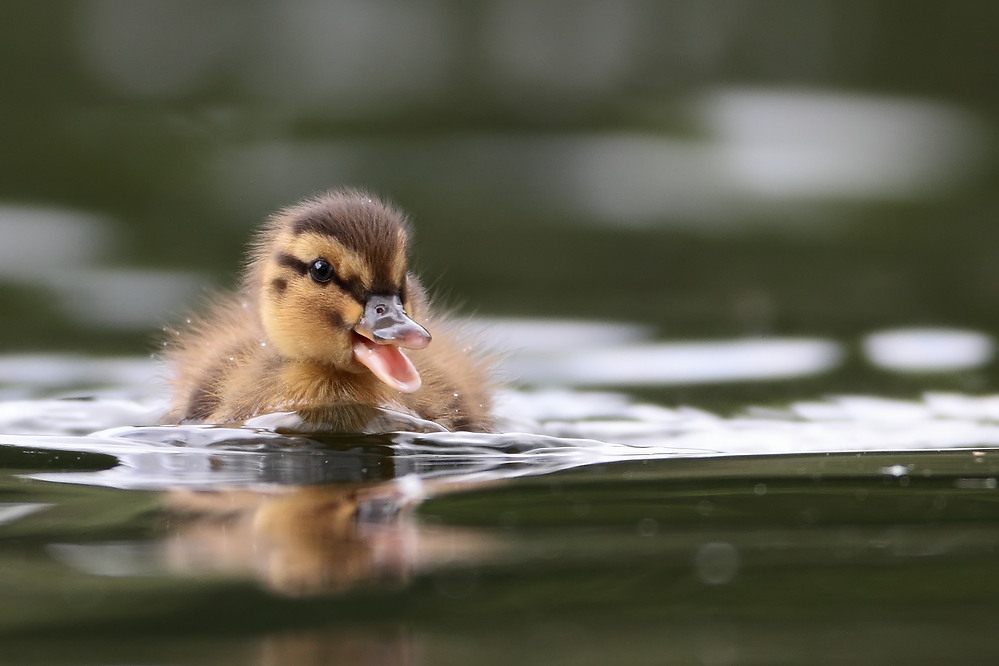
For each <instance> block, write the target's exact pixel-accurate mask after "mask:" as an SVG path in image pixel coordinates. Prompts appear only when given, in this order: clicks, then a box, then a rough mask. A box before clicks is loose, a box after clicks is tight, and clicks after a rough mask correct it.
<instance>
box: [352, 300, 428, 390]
mask: <svg viewBox="0 0 999 666" xmlns="http://www.w3.org/2000/svg"><path fill="white" fill-rule="evenodd" d="M354 332H355V333H356V335H355V336H354V346H353V351H354V360H356V361H357V362H358V363H360V364H361V365H363V366H365V367H366V368H368V369H369V370H371V372H372V373H374V375H375V376H376V377H378V379H380V380H382V381H383V382H385V383H386V384H388V385H389V386H391V387H392V388H394V389H396V390H398V391H402V392H403V393H412V392H413V391H416V390H417V389H419V388H420V386H421V384H422V380H421V379H420V373H418V372H417V371H416V367H415V366H414V365H413V362H412V361H410V360H409V358H408V357H407V356H406V355H405V354H403V353H402V351H401V350H400V347H401V348H404V349H423V348H424V347H426V346H427V345H428V344H430V333H428V332H427V329H425V328H423V327H422V326H420V325H419V324H417V323H416V322H415V321H413V320H412V319H410V318H409V316H408V315H407V314H406V311H405V310H404V309H403V307H402V301H401V300H399V297H398V296H394V295H393V296H378V295H376V296H370V297H368V300H367V302H366V303H365V304H364V315H363V316H362V317H361V321H359V322H357V325H356V326H354Z"/></svg>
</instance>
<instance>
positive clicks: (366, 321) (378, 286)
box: [166, 190, 491, 431]
mask: <svg viewBox="0 0 999 666" xmlns="http://www.w3.org/2000/svg"><path fill="white" fill-rule="evenodd" d="M408 241H409V235H408V231H407V225H406V221H405V218H404V216H403V215H402V214H401V213H400V212H398V211H396V210H393V209H392V208H390V207H388V206H386V205H385V204H383V203H381V202H379V201H378V200H376V199H373V198H372V197H369V196H368V195H366V194H363V193H360V192H356V191H346V190H344V191H336V192H331V193H328V194H325V195H322V196H319V197H316V198H313V199H309V200H306V201H305V202H303V203H300V204H298V205H296V206H293V207H291V208H287V209H285V210H283V211H281V212H279V213H277V214H276V215H274V216H273V217H272V218H271V220H270V221H269V223H268V224H267V225H266V226H265V227H264V228H263V230H262V231H261V232H260V234H259V236H258V237H257V239H256V242H255V243H254V247H253V250H252V252H251V255H250V261H249V265H248V267H247V270H246V272H245V275H244V278H243V283H242V290H241V293H240V295H239V296H233V297H230V298H229V300H222V301H220V302H218V303H217V304H216V305H215V307H214V308H213V309H212V310H211V312H210V313H209V315H208V316H207V317H206V318H204V319H203V320H201V321H198V322H196V323H195V324H194V325H193V326H192V327H191V328H190V329H189V330H186V331H182V332H177V333H176V337H175V339H173V340H170V341H168V343H167V354H166V357H167V362H168V363H169V364H170V365H171V366H172V370H173V385H174V403H173V410H172V412H171V413H170V415H168V417H167V420H171V421H174V422H178V421H185V422H186V421H204V422H211V423H222V422H239V421H245V420H247V419H249V418H252V417H254V416H257V415H260V414H266V413H271V412H286V411H295V412H298V414H299V415H300V416H301V417H302V418H304V419H305V421H306V422H307V423H309V424H311V425H316V426H320V427H324V428H330V429H333V430H343V431H354V430H360V429H362V428H363V427H364V425H365V424H366V423H367V421H368V418H369V417H370V416H371V415H372V414H373V413H374V412H375V411H376V410H378V409H389V410H395V411H400V412H404V413H406V414H410V415H413V416H417V417H419V418H422V419H425V420H430V421H435V422H437V423H439V424H441V425H443V426H444V427H446V428H449V429H464V430H488V429H489V428H490V426H491V417H490V407H491V405H490V389H489V374H488V368H487V365H486V364H485V363H484V362H483V361H482V360H481V359H480V358H477V357H475V356H474V355H472V354H470V353H468V349H467V348H463V344H462V342H461V341H460V340H459V337H458V335H457V333H456V332H455V331H454V330H453V327H451V328H449V327H448V326H447V321H446V320H441V318H439V317H436V316H435V315H434V314H433V313H432V312H431V311H430V310H429V305H428V302H427V297H426V294H425V292H424V290H423V287H422V286H420V282H419V280H418V279H417V278H416V276H414V275H413V274H412V273H410V272H409V271H408V267H407V263H408V262H407V249H408ZM424 325H426V326H427V327H428V328H430V329H431V331H432V332H433V336H434V339H433V342H431V334H430V332H428V330H427V328H424ZM402 349H405V350H407V351H406V352H403V351H402Z"/></svg>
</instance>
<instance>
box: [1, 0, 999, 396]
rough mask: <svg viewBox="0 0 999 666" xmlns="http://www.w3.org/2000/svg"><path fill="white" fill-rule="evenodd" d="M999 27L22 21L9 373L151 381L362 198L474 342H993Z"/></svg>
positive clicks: (188, 17) (454, 19)
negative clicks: (77, 365)
mask: <svg viewBox="0 0 999 666" xmlns="http://www.w3.org/2000/svg"><path fill="white" fill-rule="evenodd" d="M997 28H999V9H997V8H996V6H995V5H994V3H990V2H984V1H980V2H957V3H947V4H943V3H936V2H928V1H925V2H924V1H909V2H891V1H873V2H833V1H821V0H793V1H791V0H789V1H772V2H725V1H716V2H704V1H700V0H698V1H688V2H651V1H644V0H584V1H544V2H536V1H534V0H513V1H498V0H497V1H491V2H465V1H457V0H453V1H447V0H418V1H414V2H392V1H389V0H377V1H371V0H363V1H362V0H353V1H348V2H307V1H292V2H284V1H281V2H279V1H277V0H273V1H262V0H257V1H250V2H210V1H202V0H197V1H195V0H185V1H173V0H171V1H166V0H142V1H127V0H97V1H93V2H59V1H50V2H44V3H40V2H29V1H19V0H18V1H9V2H5V3H3V6H2V7H0V81H2V85H3V94H2V96H0V146H2V150H0V311H2V312H3V313H4V317H3V319H4V325H3V326H2V327H0V348H2V350H3V351H5V352H22V351H37V350H66V351H82V352H88V353H101V354H107V353H115V354H135V353H147V352H149V351H151V350H153V349H154V348H155V344H154V343H155V336H156V335H157V331H158V330H159V327H160V326H161V325H162V324H163V323H164V322H166V321H170V320H171V319H175V318H176V317H178V316H179V315H180V314H181V313H183V312H184V310H185V309H186V308H188V307H191V306H193V305H195V304H196V303H197V302H198V300H199V299H200V298H201V297H202V295H203V294H204V293H206V292H207V291H208V290H210V289H211V288H214V287H218V286H229V285H231V284H233V282H234V280H235V275H236V274H237V272H238V270H239V267H240V261H241V257H242V252H243V249H244V247H245V244H246V242H247V240H248V238H249V235H250V233H251V231H252V229H253V228H254V227H255V226H256V225H257V224H258V223H259V222H260V221H261V220H262V219H263V218H264V217H265V216H266V215H267V214H268V213H270V212H272V211H273V210H274V209H276V208H278V207H280V206H282V205H285V204H289V203H292V202H294V201H296V200H297V199H299V198H301V197H303V196H306V195H308V194H311V193H313V192H315V191H317V190H320V189H323V188H327V187H331V186H336V185H343V184H348V185H355V186H361V187H367V188H370V189H372V190H374V191H375V192H377V193H379V194H381V195H383V196H386V197H387V198H390V199H391V200H393V201H395V202H396V203H398V204H399V205H401V206H402V207H404V208H405V209H406V210H408V211H409V212H410V213H411V215H412V217H413V219H414V222H415V224H416V228H417V244H416V247H415V262H416V265H417V266H418V268H419V270H420V271H421V273H422V275H423V276H424V277H425V280H426V281H427V282H429V283H430V284H431V285H432V287H434V289H435V291H436V292H437V293H438V294H440V295H441V296H442V297H443V300H444V301H445V302H447V303H450V304H452V305H455V306H457V307H458V308H459V309H460V310H462V311H464V312H470V313H477V314H479V315H490V316H516V317H524V318H539V317H540V318H574V319H589V320H601V321H602V320H611V321H627V322H638V323H644V324H650V325H652V326H654V330H655V331H656V335H657V336H658V337H660V338H665V339H690V338H693V339H710V338H725V337H733V336H745V335H750V336H753V335H808V336H820V337H826V338H832V339H836V340H840V341H842V342H845V343H848V344H850V343H852V342H855V341H856V340H857V338H858V336H861V335H864V334H866V333H868V332H870V331H871V330H874V329H878V328H884V327H892V326H940V325H943V326H954V327H966V328H971V329H975V330H984V331H991V330H994V329H995V328H997V324H999V321H997V316H996V312H997V308H996V307H995V303H994V301H995V299H994V292H995V287H996V285H997V284H999V265H997V262H996V261H995V248H996V247H997V242H999V225H996V223H995V216H996V213H997V212H999V187H997V185H999V169H997V160H996V155H997V152H996V141H995V127H996V120H997V118H999V104H997V102H999V91H997V80H999V79H997V76H996V74H997V73H996V65H995V63H996V62H997V58H999V42H997V40H996V39H995V35H996V31H997ZM892 381H894V380H892ZM885 382H888V380H885ZM965 385H966V387H971V388H990V387H991V386H992V379H991V374H986V375H980V376H978V377H977V378H976V379H975V380H974V381H973V382H970V383H969V382H965ZM792 390H797V389H792Z"/></svg>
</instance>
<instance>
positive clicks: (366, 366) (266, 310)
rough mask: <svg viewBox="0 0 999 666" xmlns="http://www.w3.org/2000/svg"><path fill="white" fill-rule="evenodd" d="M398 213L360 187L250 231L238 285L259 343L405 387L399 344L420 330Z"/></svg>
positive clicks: (412, 344) (418, 342)
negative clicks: (251, 304)
mask: <svg viewBox="0 0 999 666" xmlns="http://www.w3.org/2000/svg"><path fill="white" fill-rule="evenodd" d="M408 245H409V235H408V230H407V224H406V220H405V217H404V216H403V214H402V213H400V212H398V211H396V210H394V209H392V208H390V207H389V206H387V205H386V204H384V203H382V202H380V201H378V200H377V199H375V198H373V197H370V196H368V195H366V194H364V193H361V192H355V191H337V192H331V193H327V194H325V195H322V196H318V197H316V198H314V199H310V200H307V201H305V202H303V203H301V204H298V205H296V206H294V207H291V208H287V209H285V210H282V211H280V212H279V213H277V214H276V215H274V216H273V217H272V218H271V220H270V222H269V224H268V225H267V226H266V227H265V228H264V230H263V231H262V233H261V235H260V236H259V237H258V239H257V242H256V245H255V248H254V252H253V260H252V261H251V264H250V269H249V271H248V273H247V276H246V280H247V282H248V285H247V287H248V290H249V292H250V293H251V294H252V295H253V296H254V297H255V299H256V301H257V304H258V306H259V313H260V320H261V324H262V326H263V329H264V333H265V335H266V336H267V340H266V343H267V344H270V345H271V346H272V347H273V350H274V351H276V352H277V353H278V354H279V355H281V356H282V357H284V358H286V359H290V360H296V361H306V362H312V363H319V364H322V365H324V366H327V367H331V368H333V369H336V370H338V371H341V372H368V371H370V372H371V373H373V374H374V375H375V376H376V377H377V378H378V379H380V380H381V381H382V382H384V383H385V384H387V385H388V386H390V387H392V388H394V389H396V390H398V391H402V392H404V393H411V392H413V391H416V390H417V389H418V388H420V385H421V380H420V375H419V373H418V372H417V371H416V368H415V367H414V366H413V363H412V362H411V361H410V360H409V358H408V357H407V356H406V355H405V354H404V353H403V352H402V351H401V350H402V349H423V348H424V347H426V346H427V345H428V344H429V343H430V334H429V333H428V332H427V330H426V329H425V328H423V326H421V325H420V324H419V323H417V321H416V320H415V319H414V318H413V317H412V316H410V313H412V312H413V310H412V309H411V308H414V307H419V306H420V305H422V300H423V294H422V289H421V287H420V285H419V282H418V281H417V279H416V278H415V276H413V275H412V274H411V273H409V271H408V260H407V254H408Z"/></svg>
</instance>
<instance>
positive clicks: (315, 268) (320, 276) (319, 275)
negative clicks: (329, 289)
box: [309, 259, 333, 284]
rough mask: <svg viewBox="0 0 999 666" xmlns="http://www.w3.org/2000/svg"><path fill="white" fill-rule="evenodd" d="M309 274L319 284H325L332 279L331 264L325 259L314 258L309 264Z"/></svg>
mask: <svg viewBox="0 0 999 666" xmlns="http://www.w3.org/2000/svg"><path fill="white" fill-rule="evenodd" d="M309 275H311V276H312V279H313V280H315V281H316V282H319V283H320V284H326V283H327V282H329V281H330V280H332V279H333V264H331V263H330V262H328V261H326V260H325V259H316V260H315V261H313V262H312V264H310V265H309Z"/></svg>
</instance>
